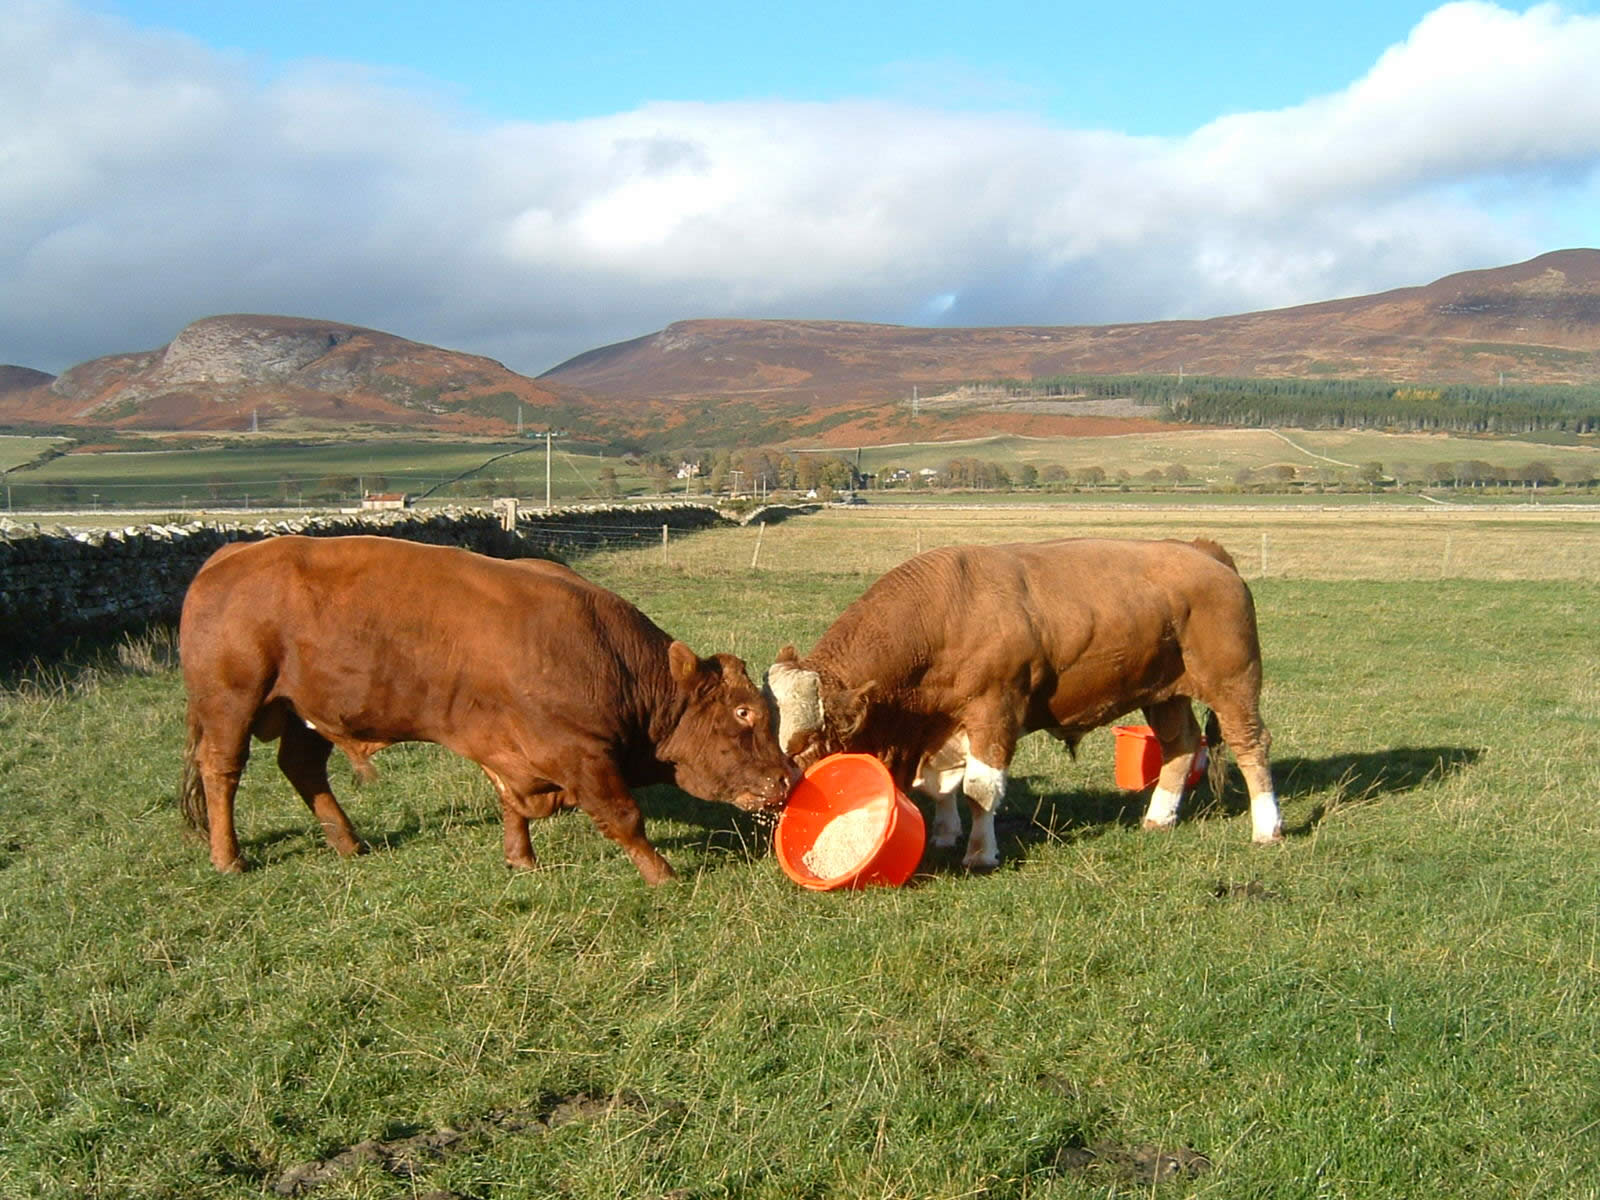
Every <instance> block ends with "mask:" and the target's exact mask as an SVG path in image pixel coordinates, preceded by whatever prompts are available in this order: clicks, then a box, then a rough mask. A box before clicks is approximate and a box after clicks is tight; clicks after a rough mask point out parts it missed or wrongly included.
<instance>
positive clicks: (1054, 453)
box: [861, 429, 1600, 485]
mask: <svg viewBox="0 0 1600 1200" xmlns="http://www.w3.org/2000/svg"><path fill="white" fill-rule="evenodd" d="M956 458H978V459H984V460H987V461H990V462H996V463H999V464H1001V465H1003V466H1005V467H1007V469H1008V470H1011V471H1012V472H1013V474H1014V473H1015V469H1016V468H1017V467H1020V466H1021V465H1022V464H1024V463H1030V464H1032V465H1033V466H1034V467H1035V468H1036V469H1038V470H1041V471H1042V470H1043V469H1044V468H1045V467H1046V466H1048V465H1050V464H1052V463H1053V464H1056V465H1058V466H1061V467H1062V468H1064V469H1065V470H1066V471H1067V472H1068V473H1069V474H1070V473H1071V472H1073V471H1077V470H1080V469H1083V468H1087V467H1100V468H1101V469H1102V470H1104V471H1105V472H1106V473H1107V474H1108V475H1114V474H1115V472H1117V471H1119V470H1121V471H1127V472H1128V473H1129V474H1130V475H1131V476H1132V477H1133V478H1134V479H1135V480H1137V479H1138V478H1139V477H1140V476H1142V475H1143V474H1144V473H1145V472H1147V471H1152V470H1155V471H1163V472H1164V471H1166V470H1168V469H1169V468H1170V467H1172V466H1174V465H1176V466H1181V467H1183V469H1184V470H1185V471H1187V472H1188V476H1189V478H1190V479H1191V480H1192V481H1194V482H1196V483H1200V482H1204V483H1206V484H1210V485H1226V484H1231V483H1232V482H1233V481H1234V478H1235V477H1236V476H1237V475H1238V473H1239V472H1240V471H1241V470H1250V471H1258V470H1262V469H1264V468H1270V467H1275V466H1280V465H1287V466H1291V467H1293V468H1295V470H1296V472H1297V475H1298V476H1299V477H1300V478H1302V479H1307V480H1315V479H1316V478H1317V477H1318V473H1319V472H1321V473H1325V474H1326V475H1327V477H1328V478H1329V479H1330V480H1337V479H1339V478H1341V477H1348V476H1350V475H1351V473H1352V472H1354V471H1355V470H1357V469H1359V468H1360V467H1361V466H1363V465H1364V464H1366V463H1372V462H1377V463H1381V464H1383V467H1384V470H1385V472H1386V473H1388V474H1390V475H1393V474H1394V472H1395V471H1396V469H1399V468H1402V467H1410V468H1413V469H1422V468H1426V467H1428V466H1431V465H1432V464H1434V463H1454V462H1461V461H1464V460H1474V459H1476V460H1479V461H1482V462H1486V463H1488V464H1489V465H1490V466H1495V467H1521V466H1524V465H1526V464H1527V463H1530V462H1543V463H1545V464H1547V465H1548V466H1549V467H1550V468H1551V469H1552V470H1553V471H1555V472H1556V473H1557V474H1558V475H1559V474H1561V472H1562V469H1563V468H1564V467H1567V466H1574V467H1580V466H1583V467H1588V468H1590V469H1591V470H1594V469H1596V468H1597V467H1600V448H1597V447H1595V446H1593V445H1574V446H1565V445H1561V446H1558V445H1548V444H1542V443H1535V442H1527V441H1520V440H1512V439H1504V438H1500V439H1489V438H1467V437H1455V436H1450V435H1445V434H1409V433H1381V432H1377V431H1373V430H1350V431H1343V430H1305V429H1289V430H1283V431H1276V430H1270V429H1173V430H1172V431H1171V432H1162V433H1130V434H1118V435H1113V436H1108V437H1062V438H1029V437H1014V436H1005V437H992V438H979V439H974V440H971V441H965V442H922V443H906V444H902V445H894V446H866V447H863V448H862V451H861V462H862V468H863V469H864V470H866V471H869V472H881V471H883V470H885V469H889V470H893V469H894V468H897V467H904V468H906V469H908V470H920V469H921V468H923V467H931V468H933V469H935V470H937V469H940V468H942V467H943V466H944V465H945V464H946V463H948V462H950V461H951V460H952V459H956Z"/></svg>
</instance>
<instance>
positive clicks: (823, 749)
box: [765, 646, 875, 771]
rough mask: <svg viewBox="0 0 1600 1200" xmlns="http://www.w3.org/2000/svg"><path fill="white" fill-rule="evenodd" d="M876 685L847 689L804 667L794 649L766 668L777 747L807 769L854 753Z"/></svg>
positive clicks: (789, 647) (784, 651)
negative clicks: (854, 740) (835, 756)
mask: <svg viewBox="0 0 1600 1200" xmlns="http://www.w3.org/2000/svg"><path fill="white" fill-rule="evenodd" d="M874 686H875V685H874V684H872V683H866V684H863V685H861V686H860V687H858V688H853V689H852V688H848V687H845V686H843V685H842V684H839V683H836V682H835V681H833V680H831V679H828V678H825V677H824V676H823V675H821V674H820V673H819V672H817V671H813V670H811V669H810V668H808V667H804V666H802V665H801V664H800V660H799V656H798V655H796V654H795V650H794V647H793V646H785V647H784V648H783V649H782V650H780V651H778V657H777V659H776V661H774V662H773V664H772V666H771V667H769V668H768V669H767V682H766V689H765V691H766V695H767V699H768V701H769V702H770V704H771V705H772V708H773V711H774V713H775V719H776V721H777V726H778V744H779V745H780V746H782V747H783V749H784V752H785V753H786V754H788V755H789V756H790V757H791V758H792V759H794V762H795V765H796V766H797V767H799V768H800V769H801V770H802V771H804V770H805V769H806V768H807V767H809V766H811V764H812V763H814V762H816V761H817V760H818V759H820V758H823V757H825V756H826V755H829V754H837V753H838V752H839V751H841V750H849V749H851V744H850V743H851V739H852V738H853V737H854V736H855V735H856V734H857V733H859V732H860V730H861V726H862V724H863V723H864V722H865V721H866V716H867V701H868V698H869V696H870V695H871V693H872V690H873V688H874Z"/></svg>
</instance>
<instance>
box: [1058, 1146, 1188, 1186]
mask: <svg viewBox="0 0 1600 1200" xmlns="http://www.w3.org/2000/svg"><path fill="white" fill-rule="evenodd" d="M1055 1166H1056V1170H1057V1171H1059V1172H1061V1173H1062V1174H1073V1175H1084V1176H1087V1177H1090V1178H1094V1179H1096V1180H1098V1181H1103V1182H1105V1183H1114V1184H1121V1185H1124V1186H1125V1185H1129V1184H1133V1185H1137V1186H1141V1187H1148V1186H1150V1185H1152V1184H1157V1183H1167V1182H1169V1181H1171V1180H1174V1179H1180V1178H1193V1177H1195V1176H1198V1175H1204V1174H1205V1173H1206V1172H1208V1171H1210V1170H1211V1160H1210V1159H1209V1158H1207V1157H1206V1156H1205V1155H1204V1154H1201V1153H1200V1152H1199V1151H1197V1150H1192V1149H1190V1148H1189V1147H1187V1146H1185V1147H1182V1148H1181V1149H1177V1150H1164V1149H1162V1148H1161V1147H1159V1146H1135V1147H1133V1148H1132V1149H1129V1148H1127V1147H1124V1146H1115V1145H1112V1144H1111V1143H1109V1142H1097V1143H1096V1144H1094V1145H1093V1146H1069V1147H1065V1148H1063V1149H1062V1150H1061V1151H1060V1152H1059V1153H1058V1154H1057V1155H1056V1162H1055Z"/></svg>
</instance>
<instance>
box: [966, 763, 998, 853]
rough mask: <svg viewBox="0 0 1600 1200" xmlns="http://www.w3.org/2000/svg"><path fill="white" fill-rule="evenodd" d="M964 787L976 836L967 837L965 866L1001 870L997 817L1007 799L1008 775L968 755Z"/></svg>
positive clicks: (973, 832) (972, 834)
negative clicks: (995, 821) (999, 867)
mask: <svg viewBox="0 0 1600 1200" xmlns="http://www.w3.org/2000/svg"><path fill="white" fill-rule="evenodd" d="M962 788H963V790H964V791H965V792H966V793H967V800H968V801H969V803H970V804H971V807H972V833H971V835H970V836H969V837H968V838H967V853H966V856H965V857H964V858H963V859H962V860H961V865H962V866H964V867H967V868H968V869H974V868H980V869H988V868H992V867H997V866H999V865H1000V847H999V846H998V845H997V844H996V843H995V840H994V815H995V813H997V812H999V811H1000V805H1001V803H1002V802H1003V801H1004V800H1005V798H1006V773H1005V772H1004V771H1003V770H1001V769H1000V768H999V767H991V766H990V765H989V764H988V763H986V762H984V761H983V760H982V759H981V758H975V757H973V756H972V755H971V754H968V755H967V769H966V779H965V780H964V782H963V783H962Z"/></svg>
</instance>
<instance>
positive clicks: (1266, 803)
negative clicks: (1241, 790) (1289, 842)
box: [1250, 792, 1283, 844]
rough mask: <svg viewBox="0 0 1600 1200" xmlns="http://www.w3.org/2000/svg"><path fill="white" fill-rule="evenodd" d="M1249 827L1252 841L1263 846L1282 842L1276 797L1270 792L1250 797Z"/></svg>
mask: <svg viewBox="0 0 1600 1200" xmlns="http://www.w3.org/2000/svg"><path fill="white" fill-rule="evenodd" d="M1250 826H1251V829H1252V830H1253V832H1254V838H1253V840H1254V841H1256V842H1258V843H1262V844H1265V843H1267V842H1281V841H1283V818H1282V816H1281V815H1279V813H1278V797H1277V796H1276V795H1275V794H1274V793H1272V792H1258V793H1257V794H1256V795H1254V796H1251V797H1250Z"/></svg>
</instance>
